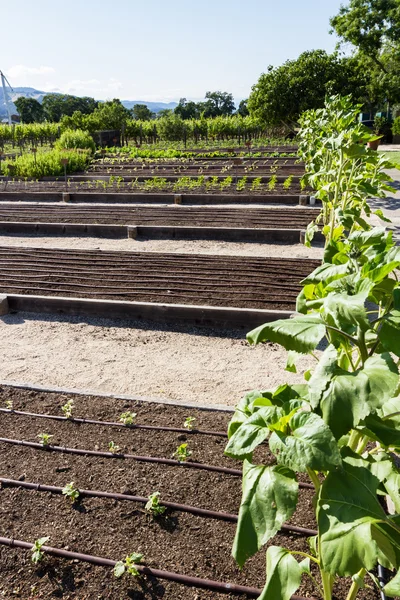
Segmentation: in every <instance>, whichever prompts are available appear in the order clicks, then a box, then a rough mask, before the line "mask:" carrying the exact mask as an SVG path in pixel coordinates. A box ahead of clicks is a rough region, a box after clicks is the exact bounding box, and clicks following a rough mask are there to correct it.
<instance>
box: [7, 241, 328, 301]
mask: <svg viewBox="0 0 400 600" xmlns="http://www.w3.org/2000/svg"><path fill="white" fill-rule="evenodd" d="M319 264H320V263H319V261H315V260H306V259H304V260H296V259H283V258H282V259H274V258H268V259H263V258H248V257H233V256H229V257H228V256H225V257H218V256H206V255H184V254H156V253H134V252H132V253H123V252H101V251H84V250H82V251H79V250H74V251H70V250H47V249H23V248H12V247H2V248H0V286H1V290H2V291H3V292H4V293H9V294H12V293H14V294H16V293H20V294H38V295H51V296H57V295H58V296H60V295H61V296H72V297H85V298H97V299H114V300H115V299H117V300H128V301H141V302H158V303H160V302H161V303H162V302H166V303H184V304H198V305H209V306H231V307H242V308H277V309H282V310H293V309H294V307H295V301H296V297H297V294H298V293H299V291H300V281H301V280H302V279H303V278H304V277H306V276H307V275H308V274H309V273H310V272H311V271H312V270H313V269H315V268H316V267H317V266H318V265H319Z"/></svg>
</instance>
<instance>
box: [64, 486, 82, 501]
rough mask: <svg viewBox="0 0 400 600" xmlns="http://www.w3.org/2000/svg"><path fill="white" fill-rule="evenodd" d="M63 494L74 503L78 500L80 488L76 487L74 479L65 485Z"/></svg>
mask: <svg viewBox="0 0 400 600" xmlns="http://www.w3.org/2000/svg"><path fill="white" fill-rule="evenodd" d="M62 494H63V495H64V496H65V497H66V498H69V499H70V500H71V502H72V504H74V502H77V500H78V498H79V495H80V494H79V490H78V488H76V487H75V485H74V482H73V481H71V483H67V485H66V486H65V487H63V489H62Z"/></svg>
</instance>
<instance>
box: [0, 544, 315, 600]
mask: <svg viewBox="0 0 400 600" xmlns="http://www.w3.org/2000/svg"><path fill="white" fill-rule="evenodd" d="M0 544H1V545H3V546H8V547H9V548H21V549H24V550H32V548H33V544H31V543H29V542H24V541H22V540H14V539H11V538H5V537H0ZM41 550H42V551H43V552H45V553H46V554H50V555H51V556H57V557H60V558H66V559H68V560H79V561H82V562H87V563H90V564H92V565H98V566H101V567H112V568H114V567H115V565H116V564H117V561H115V560H111V559H109V558H102V557H100V556H92V555H91V554H81V553H78V552H70V551H69V550H62V549H60V548H52V547H51V546H42V548H41ZM135 567H136V569H137V570H138V571H139V573H140V574H141V575H148V576H149V577H155V578H156V579H166V580H168V581H174V582H176V583H180V584H182V585H187V586H190V587H195V588H202V589H206V590H214V591H216V592H219V593H222V594H246V595H247V596H250V597H251V598H257V597H258V596H260V594H261V592H262V590H261V589H258V588H253V587H248V586H245V585H237V584H235V583H224V582H222V581H214V580H212V579H201V578H200V577H190V576H189V575H181V574H180V573H173V572H172V571H160V570H159V569H152V568H150V567H146V566H144V565H135ZM291 600H307V599H306V598H304V597H303V596H292V597H291ZM308 600H313V599H312V598H311V599H310V598H308ZM314 600H315V599H314Z"/></svg>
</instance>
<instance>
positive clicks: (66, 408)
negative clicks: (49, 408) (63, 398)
mask: <svg viewBox="0 0 400 600" xmlns="http://www.w3.org/2000/svg"><path fill="white" fill-rule="evenodd" d="M73 408H74V401H73V400H68V402H66V403H65V404H63V406H62V407H61V410H62V411H63V413H64V416H65V417H67V419H71V417H72V411H73Z"/></svg>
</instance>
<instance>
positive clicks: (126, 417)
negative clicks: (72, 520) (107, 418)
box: [119, 411, 137, 427]
mask: <svg viewBox="0 0 400 600" xmlns="http://www.w3.org/2000/svg"><path fill="white" fill-rule="evenodd" d="M136 417H137V414H136V413H134V412H130V411H127V412H124V413H122V414H121V416H120V418H119V420H120V421H121V423H123V424H124V425H126V426H127V427H130V426H132V425H134V424H135V419H136Z"/></svg>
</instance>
